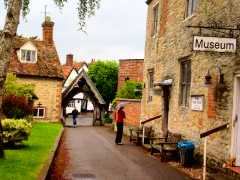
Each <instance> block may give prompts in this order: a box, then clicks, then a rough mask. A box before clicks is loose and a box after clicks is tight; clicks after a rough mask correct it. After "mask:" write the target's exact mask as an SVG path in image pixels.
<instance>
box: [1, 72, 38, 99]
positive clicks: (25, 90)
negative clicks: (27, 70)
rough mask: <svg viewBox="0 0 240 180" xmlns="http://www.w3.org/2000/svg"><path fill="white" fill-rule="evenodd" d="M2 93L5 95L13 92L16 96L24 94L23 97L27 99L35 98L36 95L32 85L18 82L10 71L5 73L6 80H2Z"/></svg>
mask: <svg viewBox="0 0 240 180" xmlns="http://www.w3.org/2000/svg"><path fill="white" fill-rule="evenodd" d="M4 94H5V95H11V94H14V95H16V96H24V97H27V98H28V100H35V99H37V96H36V95H35V93H34V85H33V84H26V83H19V82H18V81H17V77H16V76H15V75H13V74H12V73H8V74H7V78H6V81H5V82H4Z"/></svg>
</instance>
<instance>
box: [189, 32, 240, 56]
mask: <svg viewBox="0 0 240 180" xmlns="http://www.w3.org/2000/svg"><path fill="white" fill-rule="evenodd" d="M236 49H237V40H236V39H234V38H218V37H202V36H194V37H193V50H194V51H216V52H231V53H235V52H236Z"/></svg>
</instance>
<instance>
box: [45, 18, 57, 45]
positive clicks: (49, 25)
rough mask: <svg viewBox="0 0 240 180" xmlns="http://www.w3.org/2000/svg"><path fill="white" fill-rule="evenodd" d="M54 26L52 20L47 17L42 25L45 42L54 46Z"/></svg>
mask: <svg viewBox="0 0 240 180" xmlns="http://www.w3.org/2000/svg"><path fill="white" fill-rule="evenodd" d="M53 26H54V22H52V21H51V18H50V17H49V16H47V17H46V18H45V21H44V22H43V23H42V28H43V41H45V42H46V43H47V44H49V45H52V44H53V43H54V42H53Z"/></svg>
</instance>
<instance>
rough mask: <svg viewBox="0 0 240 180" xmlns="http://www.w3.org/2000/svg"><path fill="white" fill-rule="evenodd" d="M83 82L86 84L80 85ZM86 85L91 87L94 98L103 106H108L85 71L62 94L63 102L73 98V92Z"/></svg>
mask: <svg viewBox="0 0 240 180" xmlns="http://www.w3.org/2000/svg"><path fill="white" fill-rule="evenodd" d="M81 81H82V82H84V83H79V82H81ZM84 84H86V85H88V86H89V88H90V91H91V92H92V93H93V95H94V97H95V98H96V100H97V101H98V102H99V103H100V104H102V105H103V104H106V102H105V101H104V99H103V97H102V95H101V94H100V92H99V91H98V89H97V88H96V86H95V84H94V83H93V82H92V80H91V79H90V78H89V77H88V75H87V73H86V72H85V70H84V69H83V70H82V71H81V72H80V73H79V74H78V75H77V77H76V78H75V79H74V80H73V81H72V82H71V84H70V85H69V86H68V87H67V88H66V89H65V90H64V91H63V92H62V98H63V100H64V99H68V96H71V95H70V94H71V91H74V89H75V88H76V89H81V88H82V87H83V86H84ZM79 86H81V87H79Z"/></svg>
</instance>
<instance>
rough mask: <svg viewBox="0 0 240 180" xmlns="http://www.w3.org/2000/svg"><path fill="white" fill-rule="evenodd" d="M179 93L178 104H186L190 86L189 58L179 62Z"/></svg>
mask: <svg viewBox="0 0 240 180" xmlns="http://www.w3.org/2000/svg"><path fill="white" fill-rule="evenodd" d="M180 83H181V84H180V86H181V93H180V105H182V106H188V104H189V102H188V101H189V96H190V87H191V62H190V61H189V60H187V61H182V62H181V82H180Z"/></svg>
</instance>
